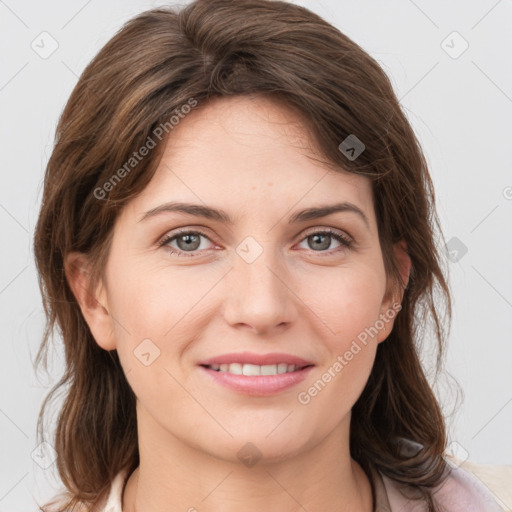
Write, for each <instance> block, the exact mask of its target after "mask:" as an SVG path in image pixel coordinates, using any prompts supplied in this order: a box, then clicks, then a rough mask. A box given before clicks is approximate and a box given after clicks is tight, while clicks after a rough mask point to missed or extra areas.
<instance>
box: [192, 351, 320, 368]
mask: <svg viewBox="0 0 512 512" xmlns="http://www.w3.org/2000/svg"><path fill="white" fill-rule="evenodd" d="M231 363H241V364H257V365H259V366H263V365H270V364H279V363H286V364H294V365H295V366H310V365H312V364H313V363H312V362H311V361H307V360H306V359H302V357H297V356H294V355H291V354H283V353H278V352H273V353H271V354H253V353H251V352H239V353H231V354H222V355H220V356H215V357H211V358H210V359H205V360H204V361H200V362H199V365H202V366H211V365H214V364H231Z"/></svg>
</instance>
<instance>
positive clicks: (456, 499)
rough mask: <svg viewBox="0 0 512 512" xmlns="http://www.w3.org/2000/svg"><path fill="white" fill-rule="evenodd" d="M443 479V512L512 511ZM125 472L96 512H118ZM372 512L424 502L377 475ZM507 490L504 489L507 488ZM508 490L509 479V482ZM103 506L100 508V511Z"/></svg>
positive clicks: (474, 482)
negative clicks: (414, 499) (408, 497)
mask: <svg viewBox="0 0 512 512" xmlns="http://www.w3.org/2000/svg"><path fill="white" fill-rule="evenodd" d="M448 463H449V464H450V466H452V470H451V473H450V475H449V476H448V477H447V479H446V480H445V481H444V483H442V484H441V485H440V486H438V487H437V488H436V490H435V491H434V492H433V497H434V500H435V501H436V503H438V504H439V505H442V506H443V509H444V511H445V512H503V511H504V510H505V511H510V510H512V504H505V503H503V502H502V501H501V500H499V502H500V504H498V501H497V500H498V499H499V497H497V496H495V495H493V493H492V492H491V491H490V490H489V488H488V487H486V486H485V485H484V484H483V483H482V481H481V480H480V479H479V478H477V477H476V476H475V475H474V474H473V473H471V472H470V471H467V470H465V469H462V468H461V467H460V466H454V465H453V464H452V463H450V461H448ZM128 476H129V475H128V474H127V470H126V469H125V470H122V471H120V472H119V473H118V474H117V475H116V477H115V478H114V480H113V482H112V485H111V488H110V493H109V495H108V496H107V499H106V503H105V501H104V505H100V506H99V508H98V509H97V510H98V512H122V508H121V500H122V495H123V491H124V486H125V483H126V481H127V478H128ZM374 477H375V478H374V483H375V498H376V508H375V511H376V512H399V511H400V512H424V511H426V510H427V505H426V503H425V502H421V501H410V500H408V499H407V498H406V497H404V496H403V495H402V494H401V493H400V490H399V484H398V483H396V482H395V481H394V480H391V479H390V478H388V477H386V476H385V475H382V474H380V473H377V474H374ZM507 487H508V486H507ZM510 488H511V489H512V480H511V481H510ZM102 506H103V508H101V507H102Z"/></svg>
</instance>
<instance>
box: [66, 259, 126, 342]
mask: <svg viewBox="0 0 512 512" xmlns="http://www.w3.org/2000/svg"><path fill="white" fill-rule="evenodd" d="M65 272H66V279H67V282H68V284H69V287H70V288H71V291H72V292H73V295H74V296H75V299H76V301H77V303H78V305H79V306H80V310H81V311H82V315H83V317H84V319H85V321H86V322H87V325H88V326H89V329H90V330H91V333H92V335H93V337H94V339H95V340H96V343H97V344H98V345H99V346H100V347H101V348H103V349H105V350H114V349H115V348H116V347H117V344H116V342H115V337H114V325H113V322H112V317H111V316H110V314H109V308H108V302H107V294H106V290H105V287H104V284H103V283H102V282H101V280H100V281H99V282H98V283H97V284H96V285H95V288H94V290H92V289H91V284H92V283H91V272H90V265H89V262H88V259H87V256H86V255H85V254H83V253H79V252H72V253H69V254H68V255H67V256H66V261H65Z"/></svg>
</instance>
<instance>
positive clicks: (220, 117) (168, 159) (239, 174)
mask: <svg viewBox="0 0 512 512" xmlns="http://www.w3.org/2000/svg"><path fill="white" fill-rule="evenodd" d="M313 147H314V144H313V142H312V139H311V137H310V136H309V134H308V130H307V127H306V125H305V124H304V121H303V119H302V118H301V117H300V116H299V115H298V114H297V113H296V112H295V111H294V110H292V109H291V108H290V107H288V106H286V105H284V104H281V103H278V102H276V101H275V100H271V99H269V98H265V97H260V96H259V97H255V96H241V97H233V98H215V99H213V100H211V101H210V102H208V103H206V104H205V105H199V107H198V108H197V109H195V110H192V111H191V112H190V113H189V114H187V115H186V116H185V117H184V118H183V119H182V120H181V121H180V122H179V124H178V125H176V126H175V127H174V129H173V130H172V132H171V133H170V135H169V137H168V139H167V143H166V147H165V150H164V153H163V156H162V159H161V161H160V164H159V167H158V169H157V171H156V173H155V175H154V176H153V178H152V180H151V181H150V183H149V184H148V186H147V187H146V189H145V190H143V192H142V193H141V194H140V196H138V197H137V198H136V199H135V200H134V204H133V205H132V207H134V208H136V209H137V210H139V211H140V210H142V209H145V208H148V207H152V206H153V207H154V206H155V205H156V204H157V203H162V202H165V201H169V200H181V201H188V202H194V203H198V202H204V203H207V204H214V205H216V206H219V207H222V208H223V209H225V210H233V211H236V213H237V216H238V214H239V212H246V213H247V215H249V214H250V213H251V212H253V213H254V212H255V211H259V212H261V211H268V210H274V211H276V207H279V208H278V209H279V211H281V210H283V208H284V211H288V210H290V209H294V205H296V206H297V207H307V206H310V205H314V204H325V203H329V202H339V201H343V200H346V201H351V202H353V203H354V202H355V203H358V205H359V206H360V207H361V208H363V209H366V210H368V214H369V209H372V194H371V184H370V181H369V180H368V178H365V177H363V176H358V175H356V174H353V173H349V172H346V171H343V170H342V169H340V170H339V171H334V170H333V168H332V165H331V166H328V165H325V164H323V163H322V162H321V157H320V156H319V155H318V154H317V153H316V152H315V150H314V149H313ZM228 205H229V206H228ZM281 213H283V212H281Z"/></svg>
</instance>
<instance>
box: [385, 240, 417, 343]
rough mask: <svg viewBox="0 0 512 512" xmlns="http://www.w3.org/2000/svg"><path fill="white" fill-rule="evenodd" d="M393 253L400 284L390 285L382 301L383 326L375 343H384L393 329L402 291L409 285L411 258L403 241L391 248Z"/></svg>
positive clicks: (402, 294)
mask: <svg viewBox="0 0 512 512" xmlns="http://www.w3.org/2000/svg"><path fill="white" fill-rule="evenodd" d="M393 251H394V253H395V260H396V263H397V266H398V271H399V273H400V278H401V283H392V284H391V285H390V286H388V290H387V291H386V295H385V296H384V300H383V301H382V306H381V311H380V316H379V319H380V320H381V321H382V323H383V324H384V327H383V328H382V329H379V334H378V337H377V342H378V343H380V342H381V341H384V340H385V339H386V338H387V337H388V336H389V334H390V333H391V329H392V328H393V324H394V319H395V317H396V316H397V315H398V312H399V311H400V309H401V304H402V299H403V296H404V290H405V289H406V288H407V284H408V283H409V275H410V273H411V265H412V263H411V258H410V256H409V254H408V253H407V244H406V243H405V241H404V240H400V241H399V242H397V243H396V244H395V245H394V246H393Z"/></svg>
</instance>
